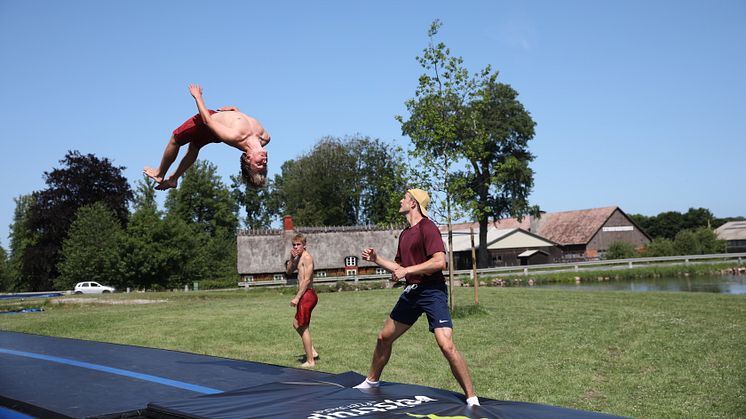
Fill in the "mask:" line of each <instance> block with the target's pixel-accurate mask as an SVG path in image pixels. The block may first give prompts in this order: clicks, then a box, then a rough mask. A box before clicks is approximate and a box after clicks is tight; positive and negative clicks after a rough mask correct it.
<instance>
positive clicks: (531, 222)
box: [440, 207, 619, 246]
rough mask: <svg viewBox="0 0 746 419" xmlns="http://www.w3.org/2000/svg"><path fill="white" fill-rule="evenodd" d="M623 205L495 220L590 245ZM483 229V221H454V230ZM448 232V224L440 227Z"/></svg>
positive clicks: (504, 225) (562, 241)
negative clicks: (480, 222)
mask: <svg viewBox="0 0 746 419" xmlns="http://www.w3.org/2000/svg"><path fill="white" fill-rule="evenodd" d="M617 209H619V207H604V208H591V209H584V210H575V211H562V212H547V213H544V214H542V215H541V217H540V218H539V217H536V218H534V217H530V216H526V217H524V218H523V220H521V221H520V222H519V221H518V220H517V219H515V218H503V219H501V220H498V221H496V222H494V223H493V225H494V226H495V228H498V229H505V228H522V229H524V230H526V231H530V232H532V233H534V234H538V235H539V236H541V237H544V238H545V239H549V240H551V241H553V242H556V243H559V244H561V245H565V246H566V245H571V244H586V243H588V242H589V241H591V239H592V238H593V236H594V235H595V234H596V232H598V230H600V229H601V227H602V226H603V225H604V223H606V220H608V219H609V217H611V214H613V213H614V211H616V210H617ZM469 227H474V228H475V230H478V229H479V223H459V224H453V229H454V230H468V229H469ZM440 228H441V230H443V231H445V230H446V229H447V228H448V226H445V225H442V226H440Z"/></svg>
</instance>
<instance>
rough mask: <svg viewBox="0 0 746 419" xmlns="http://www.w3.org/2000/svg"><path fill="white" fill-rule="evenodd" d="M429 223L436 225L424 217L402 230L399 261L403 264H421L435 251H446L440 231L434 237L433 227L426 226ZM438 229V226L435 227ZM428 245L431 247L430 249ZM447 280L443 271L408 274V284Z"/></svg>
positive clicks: (432, 225)
mask: <svg viewBox="0 0 746 419" xmlns="http://www.w3.org/2000/svg"><path fill="white" fill-rule="evenodd" d="M427 223H429V224H431V226H428V227H434V226H435V225H434V224H433V223H432V221H430V220H429V219H427V218H423V219H422V220H421V221H420V222H419V223H417V224H415V225H413V226H412V227H409V228H407V229H405V230H404V231H402V233H401V236H400V237H399V249H398V252H397V257H398V259H399V260H397V262H398V263H399V264H401V266H404V267H408V266H414V265H419V264H420V263H423V262H425V261H427V260H428V259H429V256H432V254H434V253H435V252H445V248H444V247H443V241H442V240H441V239H440V233H437V238H436V237H432V235H433V234H434V233H433V231H432V230H433V229H432V228H429V229H427V228H426V224H427ZM434 230H436V231H437V227H434ZM428 246H429V247H430V248H429V249H428ZM441 282H445V277H444V276H443V273H442V272H435V273H433V274H431V275H407V283H408V284H418V283H441Z"/></svg>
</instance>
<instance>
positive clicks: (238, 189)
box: [231, 175, 280, 230]
mask: <svg viewBox="0 0 746 419" xmlns="http://www.w3.org/2000/svg"><path fill="white" fill-rule="evenodd" d="M231 196H233V199H235V200H236V202H238V203H239V206H241V207H243V208H244V210H245V211H246V218H245V219H244V220H243V225H244V227H246V228H249V229H252V230H256V229H264V228H270V226H271V224H272V222H273V221H275V220H276V219H278V217H279V207H280V204H279V203H278V202H277V194H276V193H275V186H274V182H273V181H272V179H268V181H267V186H266V187H264V188H260V189H254V188H248V187H246V183H245V182H243V180H242V179H241V177H240V176H239V175H233V176H231Z"/></svg>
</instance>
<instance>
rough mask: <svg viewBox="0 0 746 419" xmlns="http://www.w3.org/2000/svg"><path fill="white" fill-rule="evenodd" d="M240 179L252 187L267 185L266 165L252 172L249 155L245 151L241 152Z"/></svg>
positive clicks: (258, 187)
mask: <svg viewBox="0 0 746 419" xmlns="http://www.w3.org/2000/svg"><path fill="white" fill-rule="evenodd" d="M241 179H243V181H244V183H245V184H246V186H248V187H250V188H252V189H260V188H263V187H265V186H266V185H267V166H264V168H263V169H262V170H260V171H259V172H252V171H251V163H250V162H249V157H248V156H247V155H246V153H241Z"/></svg>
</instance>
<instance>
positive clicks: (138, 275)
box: [122, 177, 177, 289]
mask: <svg viewBox="0 0 746 419" xmlns="http://www.w3.org/2000/svg"><path fill="white" fill-rule="evenodd" d="M154 186H155V182H153V181H152V180H150V179H149V178H147V177H145V178H144V179H143V180H140V181H138V185H137V189H136V191H135V198H134V211H133V212H132V214H131V215H130V219H129V222H128V224H127V231H126V235H125V238H124V240H123V243H122V276H123V277H124V286H125V287H132V288H136V289H150V288H154V287H160V288H166V287H167V285H168V279H169V277H170V275H171V272H169V269H170V268H172V267H174V266H176V265H177V262H174V263H169V260H168V255H172V257H173V256H174V255H173V254H172V253H171V249H169V248H167V246H166V245H165V244H166V242H167V241H169V240H170V239H171V234H169V232H168V231H167V229H166V223H165V222H164V221H163V220H162V217H161V213H160V212H159V211H158V205H157V203H156V201H155V193H154V189H153V187H154Z"/></svg>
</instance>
